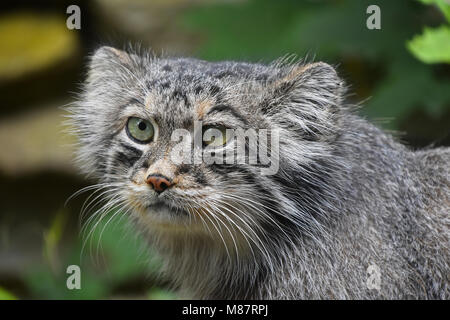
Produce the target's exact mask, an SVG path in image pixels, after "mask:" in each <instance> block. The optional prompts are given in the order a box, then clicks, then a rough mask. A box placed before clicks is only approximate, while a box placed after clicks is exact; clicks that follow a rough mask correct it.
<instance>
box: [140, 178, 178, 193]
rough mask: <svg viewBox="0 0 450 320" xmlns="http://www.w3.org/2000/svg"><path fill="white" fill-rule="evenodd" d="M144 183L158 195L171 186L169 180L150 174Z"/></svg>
mask: <svg viewBox="0 0 450 320" xmlns="http://www.w3.org/2000/svg"><path fill="white" fill-rule="evenodd" d="M145 182H147V183H148V184H149V185H151V186H152V187H153V189H154V190H155V191H156V192H158V193H161V192H163V191H164V190H166V189H167V188H169V187H170V186H171V185H172V182H171V181H170V179H169V178H167V177H165V176H163V175H161V174H151V175H149V176H148V177H147V179H146V180H145Z"/></svg>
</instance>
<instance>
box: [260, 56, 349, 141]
mask: <svg viewBox="0 0 450 320" xmlns="http://www.w3.org/2000/svg"><path fill="white" fill-rule="evenodd" d="M268 89H269V95H270V98H269V99H268V101H267V102H266V104H265V105H264V106H263V110H262V111H263V112H264V113H266V114H268V115H269V116H271V117H273V118H274V119H278V120H279V121H281V122H283V123H284V124H288V125H291V126H293V128H297V129H298V130H299V131H301V132H302V133H303V135H304V136H305V138H306V137H308V138H310V139H320V138H322V137H323V136H324V135H327V134H330V133H331V131H333V130H334V129H335V127H336V126H337V125H338V123H337V121H338V120H339V114H340V113H341V112H340V109H341V105H342V100H343V94H344V83H343V81H342V80H341V79H340V78H339V76H338V75H337V73H336V70H335V69H334V68H333V67H332V66H330V65H329V64H326V63H323V62H317V63H311V64H306V65H294V66H289V67H285V68H284V69H282V72H281V74H280V76H279V77H278V79H275V80H274V81H273V82H271V83H270V84H269V88H268Z"/></svg>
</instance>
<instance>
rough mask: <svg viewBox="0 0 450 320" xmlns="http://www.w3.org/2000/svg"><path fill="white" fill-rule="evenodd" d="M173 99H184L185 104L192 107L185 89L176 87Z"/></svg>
mask: <svg viewBox="0 0 450 320" xmlns="http://www.w3.org/2000/svg"><path fill="white" fill-rule="evenodd" d="M172 99H175V100H182V101H184V105H185V106H186V107H188V108H190V107H191V104H190V103H189V100H188V98H187V95H186V93H185V92H184V91H183V90H181V89H179V88H177V89H175V90H174V91H173V93H172Z"/></svg>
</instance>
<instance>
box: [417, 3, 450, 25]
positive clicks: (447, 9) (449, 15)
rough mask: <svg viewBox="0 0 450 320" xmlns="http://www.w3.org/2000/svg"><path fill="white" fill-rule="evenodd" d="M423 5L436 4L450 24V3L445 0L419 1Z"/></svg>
mask: <svg viewBox="0 0 450 320" xmlns="http://www.w3.org/2000/svg"><path fill="white" fill-rule="evenodd" d="M419 1H420V2H422V3H423V4H428V5H430V4H435V5H436V6H437V7H438V8H439V9H440V10H441V11H442V13H443V14H444V16H445V18H446V19H447V21H448V22H450V3H448V2H446V1H445V0H419Z"/></svg>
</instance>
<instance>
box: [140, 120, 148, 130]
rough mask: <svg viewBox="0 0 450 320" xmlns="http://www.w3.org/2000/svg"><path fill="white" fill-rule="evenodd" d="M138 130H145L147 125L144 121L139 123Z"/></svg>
mask: <svg viewBox="0 0 450 320" xmlns="http://www.w3.org/2000/svg"><path fill="white" fill-rule="evenodd" d="M138 128H139V130H142V131H144V130H145V129H147V125H146V124H145V122H144V121H141V122H139V124H138Z"/></svg>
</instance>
